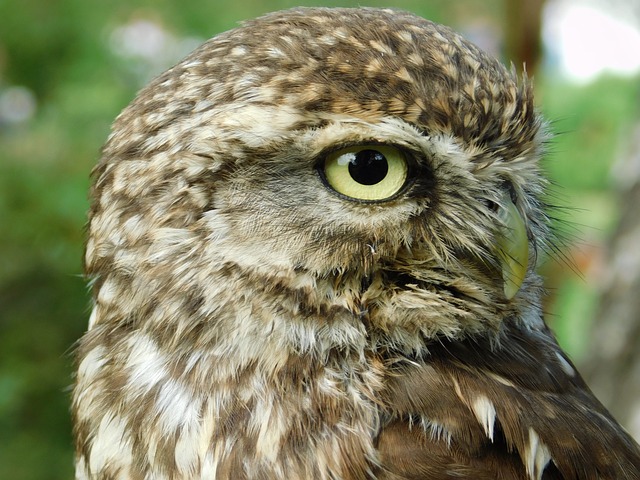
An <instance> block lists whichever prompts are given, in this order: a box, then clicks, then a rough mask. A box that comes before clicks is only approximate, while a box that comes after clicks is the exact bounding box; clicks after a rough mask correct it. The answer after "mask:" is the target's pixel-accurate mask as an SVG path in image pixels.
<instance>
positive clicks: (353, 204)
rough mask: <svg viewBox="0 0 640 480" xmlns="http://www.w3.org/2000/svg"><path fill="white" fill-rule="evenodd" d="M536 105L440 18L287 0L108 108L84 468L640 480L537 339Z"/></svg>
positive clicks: (126, 474) (604, 415)
mask: <svg viewBox="0 0 640 480" xmlns="http://www.w3.org/2000/svg"><path fill="white" fill-rule="evenodd" d="M547 138H548V135H547V133H546V130H545V127H544V123H543V121H542V120H541V118H540V117H539V115H538V114H537V113H536V111H535V109H534V107H533V99H532V93H531V88H530V86H529V85H528V84H527V83H526V82H522V83H519V82H518V81H517V79H516V78H514V76H513V74H511V73H509V72H508V71H506V70H505V69H504V67H502V66H501V65H500V64H499V63H498V62H496V61H495V60H493V59H491V58H490V57H488V56H487V55H485V54H484V53H482V52H481V51H480V50H478V49H477V48H476V47H474V46H473V45H471V44H470V43H468V42H466V41H465V40H463V39H462V38H461V37H460V36H458V35H456V34H455V33H453V32H452V31H450V30H449V29H447V28H445V27H441V26H438V25H435V24H433V23H431V22H428V21H426V20H423V19H420V18H417V17H415V16H413V15H410V14H407V13H403V12H398V11H393V10H377V9H294V10H289V11H286V12H280V13H275V14H271V15H267V16H265V17H262V18H260V19H257V20H255V21H252V22H247V23H246V24H244V25H243V26H241V27H239V28H237V29H235V30H232V31H229V32H226V33H224V34H221V35H219V36H217V37H215V38H213V39H212V40H210V41H209V42H207V43H205V44H204V45H203V46H202V47H200V48H199V49H198V50H196V51H195V52H194V53H192V54H191V55H190V56H189V57H187V58H186V59H185V60H184V61H183V62H181V63H180V64H178V65H177V66H175V67H174V68H172V69H171V70H169V71H168V72H166V73H165V74H163V75H161V76H160V77H158V78H157V79H156V80H154V81H153V82H152V83H151V84H150V85H149V86H148V87H146V88H145V89H144V90H142V91H141V92H140V94H139V95H138V97H137V98H136V99H135V100H134V101H133V102H132V104H131V105H130V106H129V107H127V108H126V109H125V110H124V111H123V113H122V114H121V115H120V116H119V117H118V119H117V120H116V122H115V124H114V128H113V132H112V134H111V136H110V137H109V140H108V141H107V144H106V145H105V148H104V151H103V156H102V159H101V160H100V162H99V164H98V165H97V167H96V169H95V170H94V173H93V178H94V183H93V187H92V192H91V197H92V206H91V211H90V223H89V237H88V241H87V246H86V259H85V261H86V271H87V275H88V276H89V278H90V279H91V282H92V288H93V292H94V307H93V311H92V315H91V318H90V324H89V330H88V332H87V333H86V334H85V336H84V337H83V339H82V340H81V342H80V346H79V350H78V373H77V382H76V387H75V390H74V397H73V412H74V422H75V435H76V445H77V460H76V477H77V478H78V479H85V478H87V479H89V478H91V479H93V478H96V479H107V478H109V479H112V478H122V479H128V478H131V479H134V478H136V479H137V478H147V479H164V478H166V479H196V478H202V479H204V478H217V479H228V478H229V479H230V478H233V479H242V478H247V479H249V478H251V479H253V478H255V479H262V478H264V479H267V478H287V479H307V478H318V479H367V478H368V479H440V478H442V479H444V478H469V479H472V478H473V479H485V478H486V479H494V478H505V479H511V478H513V479H518V478H521V479H541V478H545V479H549V478H554V479H555V478H565V479H569V478H581V479H582V478H584V479H591V478H593V479H596V478H630V479H633V478H640V476H639V474H638V469H639V466H640V452H639V450H638V446H637V445H636V444H635V442H634V441H633V440H632V439H631V438H630V437H629V436H628V435H627V434H626V433H625V432H624V431H623V430H622V428H621V427H620V426H619V425H618V424H617V423H616V422H615V420H613V418H612V417H611V416H610V415H609V414H608V412H607V411H606V410H605V409H604V407H602V406H601V405H600V403H598V401H597V400H596V399H595V398H594V397H593V395H592V394H591V392H590V391H589V389H588V388H587V386H586V385H585V384H584V382H583V381H582V379H581V378H580V376H579V374H578V373H577V372H576V371H575V369H574V367H573V365H572V364H571V362H570V361H569V360H568V359H567V357H566V356H565V355H564V353H563V352H562V351H561V350H560V348H559V347H558V345H557V343H556V341H555V339H554V338H553V335H552V334H551V333H550V331H549V330H548V328H547V327H546V325H545V323H544V321H543V319H542V313H541V309H540V297H541V295H542V284H541V280H540V278H539V277H538V276H537V275H536V273H535V261H536V257H537V255H538V253H539V252H540V251H543V250H544V249H545V248H549V247H550V242H551V240H549V239H550V234H549V231H548V226H547V224H548V221H547V217H546V214H545V212H544V208H543V207H544V205H543V200H542V194H543V191H544V188H545V181H544V179H543V177H542V176H541V174H540V171H539V167H538V163H537V162H538V159H539V157H540V155H541V153H542V151H541V150H542V146H543V144H544V142H545V141H546V140H547Z"/></svg>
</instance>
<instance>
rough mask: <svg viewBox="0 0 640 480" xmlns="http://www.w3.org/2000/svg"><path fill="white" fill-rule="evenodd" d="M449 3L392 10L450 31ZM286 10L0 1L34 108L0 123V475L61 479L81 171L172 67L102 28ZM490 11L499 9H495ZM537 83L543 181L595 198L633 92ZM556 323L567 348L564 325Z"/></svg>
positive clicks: (76, 317)
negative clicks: (133, 103)
mask: <svg viewBox="0 0 640 480" xmlns="http://www.w3.org/2000/svg"><path fill="white" fill-rule="evenodd" d="M316 3H317V2H314V1H311V0H305V1H303V2H295V4H296V5H297V4H302V5H313V4H316ZM345 3H347V2H339V1H333V0H332V1H331V2H324V4H325V5H337V4H342V5H344V4H345ZM358 3H360V2H356V1H353V2H352V4H354V5H355V4H358ZM452 3H453V2H446V1H445V0H439V1H434V2H430V3H429V5H430V6H425V3H424V2H422V1H419V0H406V1H404V2H395V5H396V6H398V7H400V8H405V9H408V10H412V11H414V12H416V13H419V14H421V15H424V16H426V17H428V18H432V19H434V20H436V21H442V22H446V23H453V22H454V19H455V12H453V10H452V8H451V4H452ZM467 3H468V4H469V5H472V4H473V2H467ZM386 4H388V2H387V1H384V0H376V1H371V2H369V5H372V6H375V5H378V6H383V5H386ZM293 5H294V4H293V3H291V2H290V0H272V1H270V2H263V1H260V2H259V1H257V0H251V1H248V2H234V3H231V2H222V5H221V3H220V2H211V1H210V0H207V1H205V0H194V1H190V2H176V1H171V0H159V1H152V0H141V1H138V2H135V5H132V4H131V2H129V1H125V0H112V1H110V2H86V1H82V0H59V1H56V2H47V1H44V0H22V1H21V2H10V1H7V0H0V17H1V18H2V28H0V95H1V94H2V92H3V90H4V89H6V88H7V87H9V86H12V85H21V86H25V87H27V88H28V89H29V90H30V91H31V92H33V94H34V95H35V100H36V103H37V111H36V115H35V116H34V117H33V118H32V119H31V120H29V121H28V122H26V123H23V124H17V125H14V124H6V123H5V124H3V123H1V122H0V232H1V234H0V252H1V255H2V262H0V478H7V479H9V478H10V479H13V480H21V479H25V480H26V479H39V478H42V479H45V478H46V479H53V480H56V479H63V478H65V479H68V478H71V476H72V469H73V466H72V452H73V448H72V445H71V442H72V440H71V432H70V430H71V425H70V424H71V422H70V418H69V407H68V405H69V385H70V384H71V383H72V370H73V368H72V355H71V353H72V349H73V344H74V342H75V341H76V340H77V338H79V337H80V335H81V334H82V332H83V331H84V329H85V328H86V321H87V318H88V308H89V307H88V306H89V297H88V293H87V288H86V286H85V282H84V280H83V279H82V277H81V272H82V261H81V258H82V248H83V247H82V244H83V235H84V232H83V225H84V223H85V212H86V210H87V207H88V202H87V193H86V192H87V189H88V186H89V178H88V177H89V172H90V170H91V168H92V165H93V164H94V163H95V161H96V159H97V157H98V156H99V148H100V145H101V144H102V143H103V142H104V140H105V139H106V137H107V135H108V133H109V124H110V123H111V121H112V120H113V119H114V118H115V116H116V115H117V113H118V112H119V111H120V110H121V109H122V108H123V107H124V106H125V105H126V104H127V103H128V102H129V101H130V99H132V98H133V96H134V94H135V91H136V90H137V89H138V88H140V87H141V86H142V84H143V83H144V82H145V81H146V80H148V78H149V77H150V76H152V75H154V74H157V73H159V72H160V71H161V70H162V69H163V68H166V67H168V66H169V65H170V63H171V62H175V61H177V60H178V59H179V58H177V56H176V57H172V56H171V55H167V56H166V58H164V57H163V58H162V59H161V60H159V61H158V62H152V61H150V60H149V59H145V58H141V57H139V56H126V55H125V56H123V55H119V54H117V53H116V52H114V50H113V48H111V45H112V41H113V32H114V31H115V30H116V29H117V28H118V27H119V26H122V25H125V24H127V23H128V22H131V21H132V20H134V19H144V18H149V19H152V20H153V21H154V22H156V23H157V24H159V25H162V27H163V28H164V29H165V30H166V32H168V34H170V35H173V37H174V38H175V39H177V40H182V39H185V38H188V37H196V38H198V39H201V40H204V39H205V38H208V37H210V36H212V35H213V34H215V33H216V32H219V31H222V30H226V29H229V28H232V27H233V26H234V25H235V24H237V22H238V21H240V20H242V19H246V18H252V17H255V16H256V15H259V14H262V13H264V12H266V11H270V10H276V9H280V8H285V7H289V6H293ZM456 5H457V8H458V9H460V8H461V7H460V5H461V4H460V3H458V2H456ZM489 5H490V8H493V9H494V12H493V13H496V12H498V13H499V9H498V7H497V5H499V3H498V2H489ZM476 6H477V4H476ZM539 87H540V89H541V91H542V93H543V95H542V96H541V103H542V104H543V105H544V108H545V110H546V111H547V113H548V115H549V117H550V118H551V119H553V120H554V125H553V126H554V129H555V130H556V131H560V132H567V133H564V134H562V135H560V136H558V138H557V140H556V141H555V142H554V144H553V146H552V155H551V159H550V161H549V163H548V168H549V170H550V172H551V173H552V175H553V176H554V178H555V180H556V181H557V183H558V184H561V185H565V186H568V187H570V188H571V189H573V191H574V192H578V193H579V192H581V191H583V190H598V191H603V190H604V189H605V188H606V186H607V171H608V169H609V166H610V164H611V161H612V159H613V158H614V157H615V154H616V153H617V151H618V150H617V148H618V147H617V145H618V140H619V139H620V137H621V136H622V135H623V133H624V132H625V128H626V127H625V122H626V121H628V119H629V118H630V117H631V115H632V114H633V113H634V112H633V100H632V98H633V95H637V91H634V89H635V88H636V87H634V86H633V84H632V82H629V81H622V80H617V79H603V80H602V81H601V82H598V83H596V84H594V85H591V86H587V87H580V88H578V87H575V86H569V85H563V84H561V83H558V82H551V81H546V82H545V81H543V82H542V83H541V84H540V85H539ZM590 198H594V195H591V197H590ZM604 203H605V204H610V203H611V202H608V203H607V202H604ZM610 213H611V212H610V209H608V210H606V211H605V212H604V213H603V216H604V217H608V216H610ZM565 305H566V302H565ZM565 310H566V308H563V309H562V311H563V312H564V311H565ZM558 325H559V327H560V328H558V330H559V331H560V333H564V332H567V338H568V336H569V335H570V332H571V330H572V329H567V328H563V327H562V324H560V323H558ZM567 344H568V345H571V343H570V342H567Z"/></svg>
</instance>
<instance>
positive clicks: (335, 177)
mask: <svg viewBox="0 0 640 480" xmlns="http://www.w3.org/2000/svg"><path fill="white" fill-rule="evenodd" d="M407 170H408V169H407V161H406V159H405V156H404V154H403V153H402V152H401V151H400V150H399V149H397V148H396V147H392V146H388V145H358V146H352V147H347V148H343V149H342V150H338V151H336V152H332V153H331V154H329V155H328V156H327V158H326V160H325V162H324V166H323V169H322V170H321V172H322V173H323V176H324V178H325V179H326V181H327V183H328V184H329V186H330V187H331V188H333V189H334V190H335V191H336V192H338V193H340V194H342V195H344V196H346V197H350V198H353V199H356V200H364V201H379V200H386V199H388V198H390V197H392V196H394V195H395V194H396V193H398V192H399V191H400V189H402V187H403V186H404V184H405V182H406V180H407Z"/></svg>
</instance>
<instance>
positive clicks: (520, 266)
mask: <svg viewBox="0 0 640 480" xmlns="http://www.w3.org/2000/svg"><path fill="white" fill-rule="evenodd" d="M498 216H499V218H500V220H502V230H501V233H500V235H499V237H498V242H497V250H498V258H499V259H500V266H501V267H502V279H503V281H504V295H505V297H507V300H511V299H512V298H513V297H514V296H515V295H516V293H518V290H520V287H521V286H522V282H523V281H524V277H525V274H526V273H527V265H528V263H529V239H528V238H527V228H526V227H525V224H524V220H523V219H522V216H521V215H520V212H518V209H517V207H516V206H515V205H514V204H513V202H512V201H511V199H505V201H504V202H503V203H502V205H501V207H500V210H499V213H498Z"/></svg>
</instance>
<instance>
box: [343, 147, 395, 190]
mask: <svg viewBox="0 0 640 480" xmlns="http://www.w3.org/2000/svg"><path fill="white" fill-rule="evenodd" d="M388 171H389V165H388V164H387V159H386V158H385V156H384V155H383V154H382V153H380V152H378V151H377V150H360V151H359V152H358V153H356V155H355V158H354V159H353V160H351V162H350V163H349V174H350V175H351V178H353V179H354V180H355V181H356V182H358V183H359V184H361V185H375V184H376V183H380V182H381V181H382V180H383V179H384V177H386V176H387V172H388Z"/></svg>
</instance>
